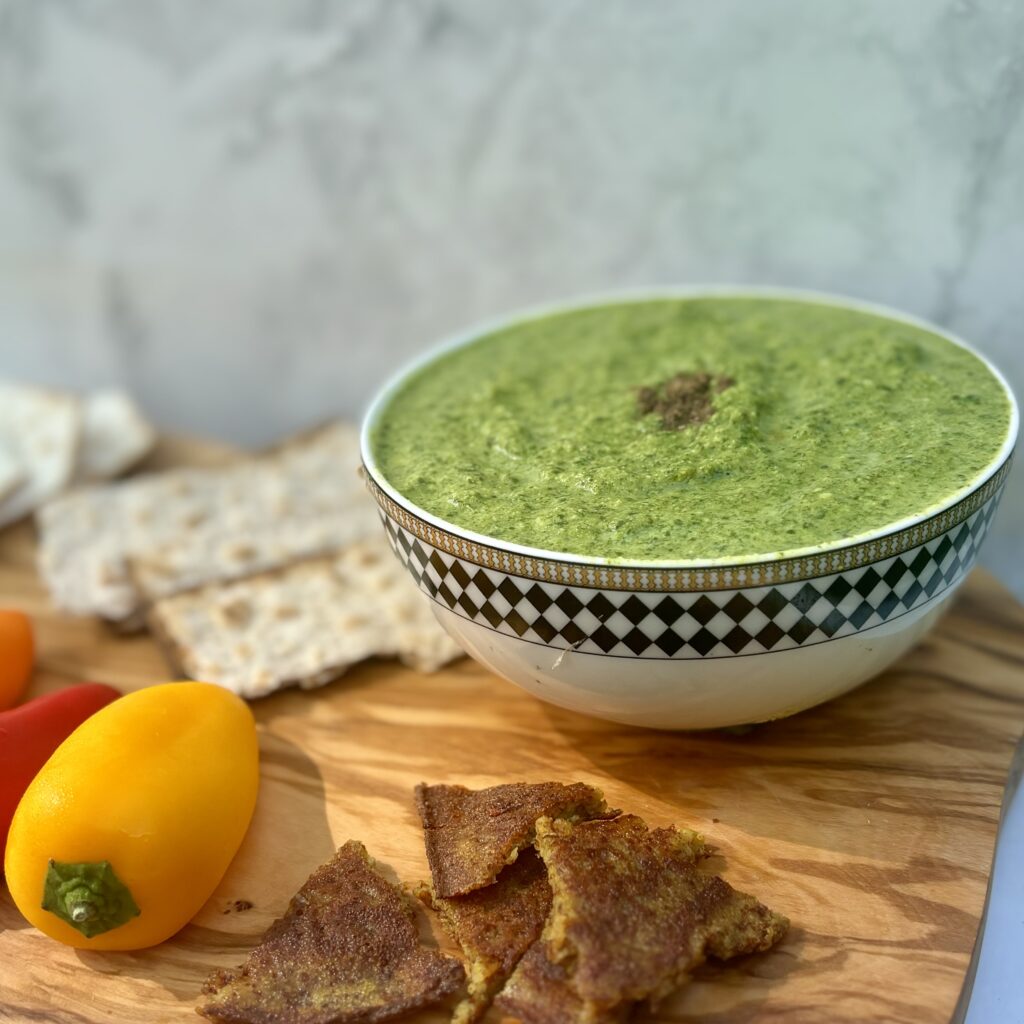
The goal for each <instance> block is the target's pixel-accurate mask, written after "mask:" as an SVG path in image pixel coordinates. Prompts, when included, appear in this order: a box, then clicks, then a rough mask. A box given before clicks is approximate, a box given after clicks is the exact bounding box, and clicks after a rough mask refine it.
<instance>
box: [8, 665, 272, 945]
mask: <svg viewBox="0 0 1024 1024" xmlns="http://www.w3.org/2000/svg"><path fill="white" fill-rule="evenodd" d="M258 786H259V749H258V745H257V740H256V725H255V722H254V721H253V717H252V712H251V711H250V710H249V708H248V706H247V705H246V704H245V702H244V701H242V700H241V699H239V698H238V697H236V696H235V695H234V694H233V693H230V692H229V691H227V690H225V689H223V688H221V687H219V686H213V685H212V684H210V683H165V684H162V685H159V686H153V687H150V688H148V689H145V690H139V691H138V692H136V693H132V694H128V695H127V696H125V697H121V698H120V699H119V700H116V701H114V702H113V703H112V704H109V705H108V706H107V707H105V708H103V709H102V710H100V711H98V712H97V713H96V714H95V715H93V716H92V717H91V718H89V719H88V720H86V721H85V722H84V723H83V724H82V725H80V726H79V727H78V728H77V729H76V730H75V731H74V732H73V733H72V734H71V735H70V736H69V737H68V738H67V739H66V740H65V741H64V742H63V743H62V744H61V745H60V746H59V747H58V748H57V749H56V751H54V753H53V755H52V756H51V757H50V759H49V761H47V762H46V764H45V765H44V766H43V767H42V769H41V770H40V771H39V774H38V775H37V776H36V777H35V779H34V780H33V781H32V782H31V784H30V785H29V787H28V789H27V790H26V791H25V793H24V795H23V796H22V798H21V802H20V803H19V804H18V808H17V810H16V811H15V813H14V818H13V820H12V822H11V829H10V833H9V835H8V840H7V850H6V855H5V860H4V871H5V874H6V877H7V884H8V886H9V888H10V891H11V895H12V896H13V898H14V902H15V903H16V904H17V906H18V909H19V910H20V911H21V912H22V914H24V915H25V917H26V918H27V919H28V920H29V921H30V922H31V923H32V924H33V925H35V926H36V927H37V928H38V929H40V931H43V932H45V933H46V934H47V935H49V936H51V937H52V938H55V939H58V940H60V941H61V942H64V943H66V944H68V945H70V946H78V947H79V948H82V949H141V948H143V947H145V946H152V945H155V944H156V943H158V942H162V941H163V940H164V939H166V938H169V937H170V936H171V935H173V934H174V933H175V932H176V931H178V930H179V929H180V928H181V927H182V926H183V925H185V924H186V923H187V922H188V921H189V920H190V919H191V918H192V917H193V916H194V915H195V914H196V912H197V911H198V910H199V908H200V907H201V906H202V905H203V904H204V903H205V902H206V900H207V899H209V897H210V896H211V894H212V893H213V891H214V889H215V888H216V887H217V884H218V883H219V882H220V880H221V878H222V877H223V875H224V872H225V871H226V870H227V867H228V864H229V863H230V862H231V859H232V857H234V855H235V853H236V851H237V850H238V847H239V845H240V844H241V842H242V838H243V836H244V835H245V832H246V829H247V828H248V827H249V821H250V819H251V818H252V813H253V808H254V807H255V804H256V792H257V789H258Z"/></svg>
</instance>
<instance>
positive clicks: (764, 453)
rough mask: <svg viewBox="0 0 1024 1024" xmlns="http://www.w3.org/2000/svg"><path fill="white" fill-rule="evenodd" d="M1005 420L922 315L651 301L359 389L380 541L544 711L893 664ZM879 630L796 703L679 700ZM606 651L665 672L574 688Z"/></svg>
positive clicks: (674, 717)
mask: <svg viewBox="0 0 1024 1024" xmlns="http://www.w3.org/2000/svg"><path fill="white" fill-rule="evenodd" d="M1016 429H1017V412H1016V406H1015V403H1014V401H1013V397H1012V395H1011V393H1010V391H1009V389H1008V387H1007V385H1006V383H1005V381H1004V380H1003V379H1002V377H1001V376H1000V375H999V374H998V371H996V370H995V369H994V368H993V367H992V366H991V365H990V364H989V363H988V362H987V361H986V360H984V359H983V358H982V357H981V356H979V355H978V354H976V353H975V352H974V351H973V350H972V349H970V348H969V347H968V346H966V345H965V344H963V343H961V342H959V341H958V340H956V339H954V338H951V337H950V336H948V335H946V334H945V333H943V332H942V331H941V330H940V329H938V328H935V327H932V326H931V325H929V324H926V323H924V322H922V321H918V320H916V319H914V318H911V317H907V316H904V315H903V314H900V313H896V312H894V311H890V310H885V309H882V308H879V307H874V306H869V305H866V304H862V303H856V302H853V301H850V300H845V299H840V298H833V297H829V296H819V295H815V294H809V293H801V292H791V291H786V290H782V289H710V288H704V289H700V288H695V289H690V290H687V289H675V290H672V289H665V290H663V291H658V292H652V293H646V294H642V295H631V296H627V297H622V296H619V297H611V298H608V299H601V300H596V301H591V302H583V303H575V304H567V305H564V306H559V307H554V308H549V309H547V310H542V311H540V312H532V313H525V314H521V315H519V316H516V317H512V318H509V319H507V320H506V321H504V322H501V323H498V324H495V325H491V326H489V327H485V328H482V329H478V330H476V331H473V332H471V333H470V334H468V335H466V336H463V337H461V338H458V339H456V340H455V341H454V342H452V343H450V344H449V345H447V346H445V347H443V348H442V349H441V350H440V351H438V352H437V353H435V354H433V355H432V356H431V357H429V358H428V359H426V360H424V361H422V362H421V363H420V364H418V365H417V366H414V367H412V368H410V369H408V370H406V371H405V372H404V373H402V374H400V375H399V377H398V378H397V379H396V380H395V381H394V382H393V383H392V384H391V385H390V386H389V387H388V388H386V389H385V390H384V392H383V393H382V394H381V395H380V396H379V397H378V399H377V401H376V403H375V404H374V406H373V408H372V409H371V412H370V414H369V415H368V417H367V421H366V424H365V426H364V435H363V458H364V464H365V467H366V470H367V475H368V480H369V483H370V489H371V491H372V492H373V494H374V496H375V497H376V499H377V500H378V503H379V504H380V505H381V508H382V511H383V512H384V514H385V520H386V523H385V525H387V526H388V529H389V536H390V537H391V539H392V543H393V544H394V545H395V548H396V552H397V553H398V555H399V557H400V558H402V560H403V561H405V562H406V564H407V565H408V566H409V568H410V571H411V572H412V573H413V575H414V576H415V577H416V579H417V581H418V582H419V584H420V586H421V589H423V590H424V591H425V592H426V593H427V594H428V595H429V596H430V597H431V598H432V599H433V600H434V602H435V605H436V609H435V610H437V611H438V615H439V618H440V619H441V621H442V622H443V623H444V624H445V626H446V628H449V630H450V631H451V632H453V633H454V634H455V635H456V637H457V639H460V640H461V641H463V642H464V645H465V646H467V649H470V650H471V653H474V654H475V655H476V656H477V657H480V658H481V660H484V661H485V662H486V663H487V664H489V665H491V667H492V668H495V669H496V670H497V671H499V672H501V673H502V674H504V675H506V676H508V677H509V678H513V679H514V680H515V681H517V682H520V683H521V684H522V685H526V686H527V687H528V688H530V689H532V690H533V691H534V692H540V693H542V695H544V696H545V697H547V698H548V699H552V700H555V702H556V703H562V704H565V705H567V706H571V707H580V708H581V709H583V710H590V711H592V712H593V713H596V714H603V715H605V717H612V718H617V719H618V720H621V721H631V722H639V723H641V724H664V725H676V726H678V727H687V726H692V727H698V726H699V727H704V726H707V725H717V724H731V723H732V722H734V721H752V720H756V719H758V718H765V717H774V716H775V715H777V714H785V713H789V712H790V711H793V710H797V709H798V708H799V707H801V706H809V705H810V704H811V703H816V702H817V700H820V699H825V697H827V696H829V695H833V694H834V693H837V692H842V691H843V690H844V689H849V688H850V686H851V685H856V683H857V682H860V681H863V679H864V678H867V677H868V676H869V675H871V674H874V673H876V672H877V671H879V670H880V668H881V667H884V664H888V663H889V662H890V661H891V660H892V659H893V658H894V657H896V656H898V654H899V653H902V651H903V650H905V649H906V647H907V646H909V644H910V643H911V642H912V640H913V639H914V638H916V636H918V635H920V632H921V631H923V629H924V628H926V626H927V625H929V624H930V623H931V621H933V620H934V618H935V613H937V609H938V607H939V605H940V604H942V603H943V600H944V598H947V597H948V596H950V595H951V594H952V591H953V590H954V589H955V586H956V585H958V583H959V582H960V581H961V580H962V578H963V576H964V575H965V574H966V571H967V569H968V568H969V566H970V564H972V563H973V560H974V557H975V555H976V552H977V548H978V546H980V543H981V539H982V537H983V536H984V532H985V531H986V530H987V526H988V523H989V521H990V519H991V515H992V513H993V512H994V509H995V505H996V502H997V501H998V497H999V494H1000V492H1001V486H1002V482H1003V479H1004V478H1005V475H1006V472H1007V470H1008V466H1009V457H1010V454H1011V451H1012V448H1013V443H1014V440H1015V435H1016ZM979 509H980V510H981V518H977V517H978V515H979ZM971 516H974V517H975V518H974V519H971V518H970V517H971ZM968 520H969V521H968ZM965 522H967V524H968V525H967V529H968V534H969V537H970V545H969V547H968V548H966V549H965V548H964V545H965V544H966V543H967V541H966V540H965V539H964V538H965V536H967V535H965V534H963V531H962V530H960V532H959V533H957V532H956V530H957V529H959V527H960V526H961V525H962V524H963V523H965ZM955 538H959V540H958V541H957V542H956V543H954V539H955ZM943 539H945V543H943ZM414 547H415V550H414ZM918 549H920V550H918ZM949 550H954V551H955V554H956V565H955V566H953V567H952V568H950V566H951V565H952V562H950V560H949V554H948V551H949ZM893 559H895V561H893ZM883 563H884V564H883ZM908 574H909V577H908ZM876 578H877V579H879V580H881V581H882V583H880V584H878V585H876V584H875V583H874V581H875V579H876ZM502 587H504V590H499V588H502ZM496 590H497V591H498V593H497V594H496V595H495V593H494V592H495V591H496ZM594 591H599V592H600V595H601V599H600V600H599V599H597V598H596V597H595V594H594V593H593V592H594ZM517 595H518V596H517ZM527 595H528V596H527ZM907 595H910V597H909V598H908V596H907ZM581 609H582V610H581ZM453 617H454V618H455V619H461V620H464V621H463V622H453V621H451V620H452V618H453ZM915 624H916V627H917V628H916V629H915V630H911V629H910V627H911V626H912V625H915ZM477 628H479V629H480V630H484V631H487V630H490V631H491V632H492V633H496V634H501V635H503V636H506V637H509V638H516V639H519V640H522V641H525V642H526V643H528V644H533V645H536V646H543V647H546V648H548V649H550V650H551V651H552V652H553V657H552V659H551V661H552V666H553V667H551V666H548V667H545V665H544V664H541V663H540V662H541V661H543V659H542V658H541V657H540V655H537V653H536V652H534V654H533V655H531V658H530V659H529V660H532V661H533V662H537V663H536V664H532V665H530V666H529V668H523V667H522V666H520V665H518V663H517V658H516V656H515V655H514V654H512V653H510V651H509V650H508V649H506V648H507V645H506V644H505V642H504V640H501V639H496V638H494V637H486V638H485V637H484V636H483V635H482V634H479V633H478V632H477ZM872 631H875V632H874V635H873V636H872V637H871V638H870V643H871V644H872V645H873V646H871V647H870V650H871V651H874V652H876V654H877V651H878V650H879V649H880V648H879V644H881V645H882V647H884V648H885V650H886V651H887V652H888V653H887V655H886V657H885V658H883V659H879V658H878V657H877V656H876V657H874V658H873V659H871V660H870V663H869V662H865V661H863V660H862V659H858V658H856V657H853V658H852V660H851V659H850V658H848V657H846V656H845V655H844V658H845V660H846V667H845V668H840V667H837V668H836V670H835V672H834V673H833V678H831V679H826V680H825V684H823V685H822V686H819V687H818V688H817V689H816V690H815V692H814V693H813V694H812V693H811V692H810V691H811V690H812V689H814V688H813V687H810V688H807V687H805V688H803V689H801V688H800V687H797V688H796V691H799V692H796V691H793V692H790V693H789V694H788V696H787V695H779V696H778V699H766V700H754V701H752V702H748V704H749V706H748V707H747V708H745V709H744V708H743V707H742V706H739V707H734V709H733V710H732V711H729V712H725V711H724V710H723V708H722V707H719V706H718V705H719V704H721V700H718V701H717V703H716V700H715V699H712V698H711V697H710V696H709V695H708V694H707V693H704V694H703V695H702V697H701V701H699V702H697V703H694V702H693V701H692V700H690V699H687V700H684V701H682V704H680V695H681V694H684V693H690V694H691V697H692V691H693V689H694V687H695V685H696V683H697V682H699V680H700V678H704V677H706V678H707V679H708V680H710V678H711V674H712V673H714V674H717V675H718V676H722V673H723V671H724V668H723V666H722V665H721V664H720V665H718V666H717V667H714V668H704V666H706V665H710V663H711V662H714V661H716V660H719V661H721V660H727V659H732V660H733V661H735V659H736V658H738V657H742V658H746V657H749V656H751V655H756V654H771V655H772V658H774V661H772V666H773V669H777V670H778V671H779V672H789V673H790V674H791V675H794V676H796V675H799V672H796V673H794V669H793V665H792V664H791V662H792V657H789V658H783V657H780V655H783V654H788V655H790V656H792V655H793V654H795V653H803V651H804V650H805V649H807V650H809V649H810V648H812V647H814V646H815V645H820V644H825V645H828V644H829V643H831V645H832V651H831V655H830V659H831V658H833V656H834V655H835V654H836V653H837V652H838V648H837V647H836V644H835V642H836V641H842V640H844V639H850V640H853V639H856V638H858V637H859V638H860V640H861V641H862V642H866V640H865V638H866V637H867V635H868V634H869V633H871V632H872ZM911 634H913V636H911ZM887 636H891V637H893V638H898V639H899V640H900V643H898V644H897V643H895V641H894V642H893V643H890V644H883V643H882V641H883V639H884V638H885V637H887ZM484 641H486V642H484ZM488 646H489V647H490V648H494V649H495V651H496V653H495V651H492V653H491V654H490V655H482V654H481V651H482V650H483V649H484V647H488ZM840 646H842V645H840ZM847 646H849V645H847ZM499 648H500V650H498V649H499ZM897 648H898V650H897ZM797 649H800V651H799V652H798V651H797ZM519 653H520V654H522V651H520V652H519ZM584 655H587V656H590V658H591V660H590V662H589V663H587V662H586V659H585V658H584V659H583V660H581V656H584ZM889 655H891V657H890V656H889ZM601 656H605V657H606V658H612V659H619V660H620V662H621V661H623V660H633V659H637V660H640V661H647V662H661V663H662V664H661V665H660V666H658V667H652V665H651V664H647V665H646V666H645V667H643V668H642V669H637V671H638V672H640V673H641V676H640V677H638V678H642V679H643V680H646V681H648V682H650V691H651V694H652V695H654V696H652V697H651V698H650V699H649V700H648V705H647V707H645V708H641V707H640V706H639V704H638V700H639V697H638V696H637V695H638V694H640V693H641V692H642V691H644V689H645V687H644V686H642V685H638V684H637V683H636V682H634V683H631V684H629V686H630V687H631V695H630V696H628V697H625V698H623V695H622V694H617V693H615V692H612V691H614V689H615V687H614V685H613V684H611V683H609V684H608V685H607V686H605V685H604V684H603V683H600V682H596V683H595V682H594V681H593V680H594V679H595V678H596V676H595V667H596V664H597V659H598V658H600V657H601ZM523 657H525V654H524V655H523ZM823 657H824V654H823V653H822V652H818V654H817V655H816V659H817V661H818V662H821V659H822V658H823ZM766 660H768V661H771V659H766ZM666 662H667V663H668V664H665V663H666ZM829 664H835V665H837V666H838V663H835V662H834V661H833V660H830V662H829ZM588 666H589V667H588ZM809 666H810V659H804V661H803V662H801V663H800V666H799V667H800V668H801V669H803V670H806V669H808V668H809ZM850 666H857V668H856V670H853V669H851V668H850ZM748 667H749V666H748ZM820 668H821V665H820V664H819V666H818V670H820ZM616 671H617V672H618V673H619V674H620V675H622V674H623V673H624V672H625V673H626V674H629V671H632V669H630V670H626V669H625V668H624V666H623V665H622V664H621V663H620V664H619V665H618V666H617V668H616ZM763 671H764V666H759V672H762V673H763ZM700 673H703V677H702V676H700ZM656 676H657V680H655V677H656ZM723 678H724V677H723ZM588 679H589V680H590V681H589V682H588ZM563 684H564V685H563ZM730 685H731V684H730ZM581 690H582V691H585V692H584V693H581V692H580V691H581ZM595 690H596V691H598V692H600V693H601V697H600V698H599V699H597V700H595V699H594V696H595V694H594V691H595ZM791 690H792V688H791ZM716 692H717V694H718V697H719V698H721V699H724V700H732V701H733V703H734V705H735V694H733V693H730V689H729V686H728V685H722V684H719V685H717V688H716ZM761 696H764V694H762V695H761ZM687 703H688V704H689V710H687V708H686V707H684V706H683V705H686V704H687ZM698 704H699V707H698ZM654 708H658V709H660V710H657V711H653V710H652V709H654ZM666 716H667V717H666Z"/></svg>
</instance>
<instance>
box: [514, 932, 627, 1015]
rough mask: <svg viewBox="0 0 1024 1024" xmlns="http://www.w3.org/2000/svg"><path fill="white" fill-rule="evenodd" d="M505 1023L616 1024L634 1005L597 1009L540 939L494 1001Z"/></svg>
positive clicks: (625, 1004) (528, 951) (624, 1004)
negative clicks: (573, 983) (584, 999)
mask: <svg viewBox="0 0 1024 1024" xmlns="http://www.w3.org/2000/svg"><path fill="white" fill-rule="evenodd" d="M494 1008H495V1010H496V1011H497V1015H496V1016H497V1018H498V1020H500V1021H501V1022H502V1024H617V1022H618V1021H624V1020H625V1019H626V1018H627V1017H628V1016H629V1013H630V1011H631V1010H632V1008H633V1004H632V1003H622V1004H620V1005H619V1006H617V1007H615V1008H614V1009H611V1010H607V1011H601V1010H595V1009H594V1008H593V1007H592V1006H589V1005H588V1004H587V1003H585V1002H584V1001H583V1000H582V999H581V998H580V997H579V996H578V995H577V994H576V990H575V989H574V988H573V986H572V977H571V974H570V971H569V969H568V968H567V967H566V966H564V965H562V964H558V963H555V962H554V961H553V960H551V959H550V958H549V956H548V953H547V947H546V943H545V942H544V940H543V939H538V940H537V941H536V942H535V943H534V944H533V945H532V946H531V947H530V948H529V949H528V950H527V951H526V953H525V955H524V956H523V958H522V959H521V960H520V961H519V965H518V966H517V967H516V969H515V971H514V972H513V973H512V977H511V978H510V979H509V981H508V984H507V985H506V986H505V987H504V988H503V989H502V990H501V993H500V995H499V996H498V998H497V999H496V1000H495V1001H494Z"/></svg>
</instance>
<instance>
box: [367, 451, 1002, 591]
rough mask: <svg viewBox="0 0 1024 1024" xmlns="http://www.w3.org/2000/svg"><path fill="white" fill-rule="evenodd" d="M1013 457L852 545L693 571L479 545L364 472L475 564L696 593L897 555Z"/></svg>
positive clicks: (986, 488)
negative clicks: (918, 516)
mask: <svg viewBox="0 0 1024 1024" xmlns="http://www.w3.org/2000/svg"><path fill="white" fill-rule="evenodd" d="M1011 460H1012V453H1011V454H1010V455H1009V456H1007V458H1006V461H1005V462H1003V464H1002V465H1001V466H1000V467H999V468H998V469H997V470H996V471H995V473H993V474H992V476H990V477H989V478H988V479H987V480H986V481H985V482H984V483H983V484H981V486H979V487H978V488H976V489H975V490H973V491H971V493H970V494H968V495H965V496H964V497H963V498H962V499H961V500H960V501H958V502H957V503H956V504H955V505H951V506H950V507H949V508H947V509H944V510H942V511H941V512H937V513H936V514H935V515H934V516H931V517H930V518H928V519H925V520H923V521H921V522H920V523H917V524H915V525H914V526H909V527H907V528H906V529H903V530H899V531H897V532H895V533H890V534H886V535H882V536H879V537H876V538H874V539H872V540H868V541H864V542H862V543H859V544H851V545H849V546H848V547H841V548H834V549H832V550H826V551H823V552H822V553H821V554H817V555H815V554H810V555H802V556H799V557H796V558H780V559H776V560H772V561H761V562H748V563H736V564H735V565H716V566H711V567H707V568H692V569H687V568H678V569H677V568H671V567H669V568H663V567H656V566H651V565H619V564H618V563H608V564H603V565H601V564H599V565H594V564H587V563H581V562H573V561H571V560H563V559H555V558H540V557H534V556H531V555H525V554H519V553H517V552H515V551H512V550H508V549H505V548H502V547H500V546H498V545H488V544H480V543H477V542H476V541H471V540H468V539H467V538H465V537H461V536H459V535H458V534H457V533H453V532H449V531H447V530H442V529H439V528H438V527H437V526H434V525H432V524H431V523H429V522H428V521H427V520H425V519H423V518H421V517H420V516H418V515H416V514H415V513H413V512H412V511H410V510H409V509H408V508H406V507H405V506H403V505H401V504H399V503H398V502H397V501H395V500H394V499H393V498H392V497H391V496H390V495H388V494H386V493H385V492H384V490H383V489H382V488H381V487H380V485H379V484H378V483H377V481H376V480H374V478H373V475H372V473H371V471H370V469H369V468H368V467H365V466H364V475H365V477H366V484H367V487H368V488H369V491H370V494H371V495H372V496H373V499H374V501H376V502H377V504H378V505H379V506H380V508H381V510H382V511H383V512H384V513H385V514H386V515H387V516H389V517H390V518H391V519H393V520H394V521H395V522H397V523H399V524H400V525H401V526H403V527H404V528H405V529H406V530H408V531H409V532H410V533H411V534H413V535H414V536H416V537H418V538H419V539H420V540H422V541H425V542H426V543H427V544H431V545H433V546H434V547H435V548H439V549H440V550H441V551H444V552H446V553H447V554H449V555H454V556H456V557H458V558H461V559H464V560H465V561H467V562H472V563H473V564H474V565H478V566H482V567H484V568H488V569H494V570H497V571H500V572H505V573H509V574H511V575H513V576H519V577H522V578H523V579H529V580H537V581H539V582H547V583H559V584H565V585H569V586H577V587H596V588H601V589H604V590H636V591H669V592H675V593H696V592H699V591H707V590H735V589H737V588H740V587H760V586H768V585H772V584H779V583H792V582H793V581H794V580H810V579H815V578H817V577H820V576H829V575H832V574H833V573H837V572H842V571H843V570H844V569H855V568H858V567H859V566H863V565H870V564H871V563H873V562H878V561H881V560H882V559H884V558H891V557H892V556H893V555H899V554H902V553H903V552H904V551H909V550H910V549H911V548H915V547H917V546H918V545H920V544H924V543H926V542H927V541H929V540H932V539H933V538H934V537H937V536H939V535H940V534H942V533H945V532H946V531H947V530H949V529H950V528H952V527H954V526H956V525H958V524H959V523H961V522H963V521H964V520H965V519H967V518H968V517H969V516H970V515H972V514H973V513H974V512H976V511H977V510H978V509H979V508H980V507H981V506H982V505H984V504H985V502H987V501H988V500H989V498H991V497H992V496H993V495H995V494H996V493H997V492H998V490H999V488H1000V487H1001V486H1002V484H1003V481H1004V480H1005V479H1006V476H1007V474H1008V473H1009V471H1010V462H1011ZM499 543H500V542H499Z"/></svg>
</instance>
